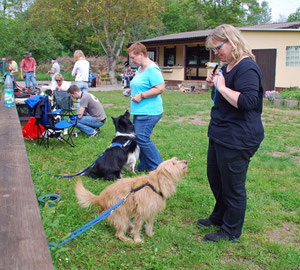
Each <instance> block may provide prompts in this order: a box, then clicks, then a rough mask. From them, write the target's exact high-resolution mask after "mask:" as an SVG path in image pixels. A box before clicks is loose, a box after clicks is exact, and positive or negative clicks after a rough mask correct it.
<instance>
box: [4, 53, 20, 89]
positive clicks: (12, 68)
mask: <svg viewBox="0 0 300 270" xmlns="http://www.w3.org/2000/svg"><path fill="white" fill-rule="evenodd" d="M7 62H8V70H9V72H10V74H11V75H12V76H13V78H14V82H15V83H16V82H17V80H18V77H19V69H18V64H17V62H16V61H14V60H13V59H12V58H11V57H7Z"/></svg>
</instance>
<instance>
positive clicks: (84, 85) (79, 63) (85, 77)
mask: <svg viewBox="0 0 300 270" xmlns="http://www.w3.org/2000/svg"><path fill="white" fill-rule="evenodd" d="M74 59H75V65H74V68H73V70H72V76H73V77H74V76H75V85H77V86H78V87H79V89H80V90H81V91H82V92H87V91H88V88H89V83H88V82H89V70H90V63H89V62H88V61H87V60H86V59H85V56H84V54H83V52H82V51H81V50H76V51H75V52H74Z"/></svg>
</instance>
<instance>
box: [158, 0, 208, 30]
mask: <svg viewBox="0 0 300 270" xmlns="http://www.w3.org/2000/svg"><path fill="white" fill-rule="evenodd" d="M165 7H166V10H165V12H164V13H163V15H162V18H161V19H162V22H163V23H164V26H165V34H172V33H179V32H186V31H194V30H199V29H203V27H204V22H203V17H202V14H201V8H200V7H201V3H199V1H197V0H165Z"/></svg>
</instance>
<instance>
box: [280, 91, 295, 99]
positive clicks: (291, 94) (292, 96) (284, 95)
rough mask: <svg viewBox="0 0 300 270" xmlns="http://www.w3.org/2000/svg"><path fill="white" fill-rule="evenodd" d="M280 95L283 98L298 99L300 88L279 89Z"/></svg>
mask: <svg viewBox="0 0 300 270" xmlns="http://www.w3.org/2000/svg"><path fill="white" fill-rule="evenodd" d="M280 96H281V97H282V98H283V99H295V100H300V90H299V89H290V90H285V91H281V92H280Z"/></svg>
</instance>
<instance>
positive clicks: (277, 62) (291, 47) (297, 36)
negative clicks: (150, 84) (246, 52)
mask: <svg viewBox="0 0 300 270" xmlns="http://www.w3.org/2000/svg"><path fill="white" fill-rule="evenodd" d="M238 29H240V30H241V32H242V34H243V35H244V37H245V38H246V39H247V41H248V42H249V44H250V46H251V48H252V49H253V53H254V55H255V56H256V62H257V63H258V65H259V67H260V69H261V71H262V75H263V80H264V89H265V90H274V89H277V90H281V89H285V88H292V87H299V86H300V21H297V22H286V23H273V24H264V25H253V26H244V27H239V28H238ZM211 31H212V30H199V31H193V32H184V33H177V34H170V35H165V36H160V37H155V38H151V39H146V40H141V41H139V42H141V43H143V44H144V45H145V46H146V47H147V50H148V52H149V57H150V58H152V59H153V60H155V61H156V62H157V63H158V64H159V66H160V68H161V70H162V72H163V76H164V78H165V80H166V81H168V84H169V85H170V86H176V85H178V84H181V83H182V82H193V83H195V84H196V85H198V87H202V88H205V81H204V80H205V78H206V75H207V73H208V72H210V70H211V68H212V67H207V66H206V63H207V62H210V63H217V62H218V59H217V58H215V56H214V53H213V52H212V51H208V50H206V48H205V40H206V37H207V36H208V35H209V34H210V33H211ZM219 64H221V63H219ZM211 66H213V64H211Z"/></svg>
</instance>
